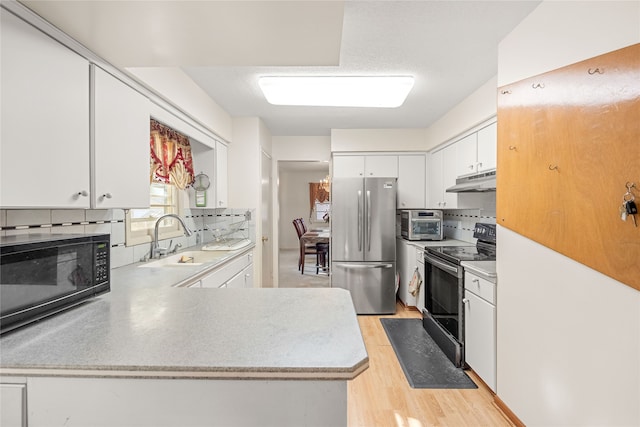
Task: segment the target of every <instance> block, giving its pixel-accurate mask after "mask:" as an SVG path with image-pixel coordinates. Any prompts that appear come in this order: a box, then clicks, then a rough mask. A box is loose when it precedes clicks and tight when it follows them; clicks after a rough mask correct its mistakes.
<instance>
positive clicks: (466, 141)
mask: <svg viewBox="0 0 640 427" xmlns="http://www.w3.org/2000/svg"><path fill="white" fill-rule="evenodd" d="M455 145H456V150H457V156H458V160H457V163H456V167H457V176H462V175H469V174H470V173H474V172H475V171H476V166H477V159H478V135H477V134H476V133H472V134H471V135H468V136H465V137H464V138H462V139H461V140H459V141H458V142H456V143H455Z"/></svg>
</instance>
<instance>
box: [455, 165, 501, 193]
mask: <svg viewBox="0 0 640 427" xmlns="http://www.w3.org/2000/svg"><path fill="white" fill-rule="evenodd" d="M485 191H496V170H495V169H493V170H490V171H486V172H482V173H478V174H473V175H465V176H461V177H460V178H458V179H456V185H454V186H453V187H449V188H447V189H446V192H447V193H479V192H485Z"/></svg>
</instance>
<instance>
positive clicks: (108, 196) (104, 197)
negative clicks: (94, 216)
mask: <svg viewBox="0 0 640 427" xmlns="http://www.w3.org/2000/svg"><path fill="white" fill-rule="evenodd" d="M110 198H111V193H104V194H103V195H102V196H100V200H104V199H110Z"/></svg>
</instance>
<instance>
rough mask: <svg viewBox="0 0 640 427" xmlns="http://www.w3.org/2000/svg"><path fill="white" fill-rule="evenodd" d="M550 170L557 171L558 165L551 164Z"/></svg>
mask: <svg viewBox="0 0 640 427" xmlns="http://www.w3.org/2000/svg"><path fill="white" fill-rule="evenodd" d="M549 170H550V171H557V170H558V165H549Z"/></svg>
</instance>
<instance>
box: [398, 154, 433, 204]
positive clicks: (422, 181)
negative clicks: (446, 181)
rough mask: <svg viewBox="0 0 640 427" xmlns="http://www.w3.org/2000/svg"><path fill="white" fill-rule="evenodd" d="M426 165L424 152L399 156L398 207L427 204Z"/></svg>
mask: <svg viewBox="0 0 640 427" xmlns="http://www.w3.org/2000/svg"><path fill="white" fill-rule="evenodd" d="M426 166H427V159H426V156H425V155H424V154H410V155H409V154H407V155H399V156H398V206H397V207H398V209H410V208H411V209H416V208H424V207H425V206H426V199H425V197H426V188H425V187H426V176H425V175H426V172H427V171H426Z"/></svg>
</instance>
